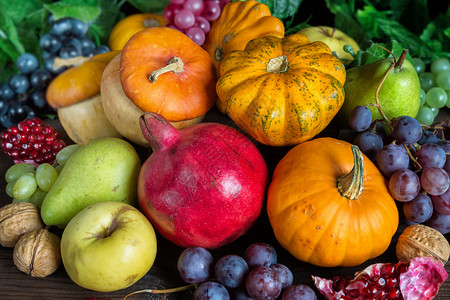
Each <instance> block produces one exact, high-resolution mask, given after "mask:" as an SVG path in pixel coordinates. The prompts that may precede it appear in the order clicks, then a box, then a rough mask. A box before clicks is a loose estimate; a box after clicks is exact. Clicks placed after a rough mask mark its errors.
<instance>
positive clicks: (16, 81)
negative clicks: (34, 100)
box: [9, 74, 30, 94]
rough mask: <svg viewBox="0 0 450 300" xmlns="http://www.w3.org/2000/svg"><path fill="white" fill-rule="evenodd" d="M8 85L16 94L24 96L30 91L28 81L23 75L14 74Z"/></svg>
mask: <svg viewBox="0 0 450 300" xmlns="http://www.w3.org/2000/svg"><path fill="white" fill-rule="evenodd" d="M9 85H10V86H11V88H12V89H13V90H14V92H15V93H16V94H24V93H26V92H27V91H28V90H29V89H30V81H29V80H28V76H27V75H25V74H15V75H13V76H11V78H10V79H9Z"/></svg>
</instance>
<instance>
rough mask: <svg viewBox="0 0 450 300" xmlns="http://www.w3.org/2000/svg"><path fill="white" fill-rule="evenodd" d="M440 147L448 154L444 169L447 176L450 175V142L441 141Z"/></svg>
mask: <svg viewBox="0 0 450 300" xmlns="http://www.w3.org/2000/svg"><path fill="white" fill-rule="evenodd" d="M439 145H440V146H441V147H442V149H444V151H445V154H446V159H445V163H444V166H443V167H442V169H444V171H445V172H447V174H450V158H449V157H450V141H440V142H439Z"/></svg>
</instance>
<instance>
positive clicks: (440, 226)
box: [426, 211, 450, 234]
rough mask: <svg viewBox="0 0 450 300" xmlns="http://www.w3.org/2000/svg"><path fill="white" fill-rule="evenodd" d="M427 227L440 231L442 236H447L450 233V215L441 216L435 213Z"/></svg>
mask: <svg viewBox="0 0 450 300" xmlns="http://www.w3.org/2000/svg"><path fill="white" fill-rule="evenodd" d="M426 225H428V226H430V227H432V228H434V229H436V230H439V232H440V233H442V234H447V233H449V232H450V215H441V214H438V213H437V212H436V211H435V212H434V213H433V215H432V216H431V218H430V219H429V220H428V221H427V222H426Z"/></svg>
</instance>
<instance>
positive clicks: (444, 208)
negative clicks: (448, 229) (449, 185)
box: [431, 189, 450, 215]
mask: <svg viewBox="0 0 450 300" xmlns="http://www.w3.org/2000/svg"><path fill="white" fill-rule="evenodd" d="M431 200H432V202H433V207H434V210H435V211H436V212H437V213H438V214H441V215H450V189H447V191H446V192H445V193H443V194H441V195H437V196H431Z"/></svg>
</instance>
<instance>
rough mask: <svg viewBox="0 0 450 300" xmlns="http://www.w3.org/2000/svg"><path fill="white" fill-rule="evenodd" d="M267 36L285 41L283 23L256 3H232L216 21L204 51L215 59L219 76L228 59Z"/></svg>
mask: <svg viewBox="0 0 450 300" xmlns="http://www.w3.org/2000/svg"><path fill="white" fill-rule="evenodd" d="M267 35H273V36H277V37H280V38H281V37H284V25H283V22H282V21H281V20H280V19H278V18H277V17H273V16H272V15H271V13H270V9H269V7H268V6H267V5H266V4H264V3H259V2H258V1H255V0H248V1H236V2H230V3H228V4H227V5H225V7H224V8H223V11H222V13H221V14H220V17H219V18H218V19H216V20H214V21H213V23H212V25H211V30H210V31H209V33H208V35H207V38H206V41H205V43H204V44H203V46H202V47H203V48H204V49H205V50H206V51H208V53H209V55H211V57H212V58H213V61H214V65H215V68H216V71H217V74H218V73H219V70H220V64H221V63H222V60H223V59H224V57H225V56H227V55H228V54H229V53H230V52H231V51H233V50H243V49H244V48H245V45H247V43H248V42H249V41H250V40H253V39H256V38H260V37H263V36H267Z"/></svg>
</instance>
